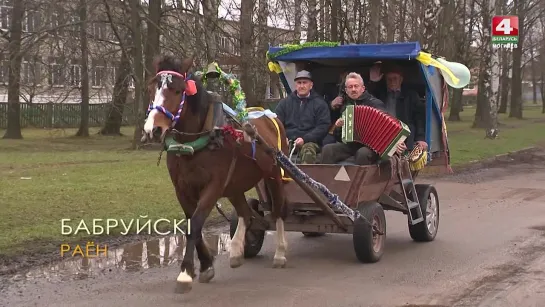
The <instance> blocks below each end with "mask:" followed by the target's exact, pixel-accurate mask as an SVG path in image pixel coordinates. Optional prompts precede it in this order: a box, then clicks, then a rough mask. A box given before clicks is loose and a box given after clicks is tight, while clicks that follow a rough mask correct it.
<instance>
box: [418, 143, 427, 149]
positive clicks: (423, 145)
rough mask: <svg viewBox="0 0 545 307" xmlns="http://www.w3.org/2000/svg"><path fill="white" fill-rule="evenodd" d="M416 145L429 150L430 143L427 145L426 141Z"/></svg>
mask: <svg viewBox="0 0 545 307" xmlns="http://www.w3.org/2000/svg"><path fill="white" fill-rule="evenodd" d="M416 144H418V145H420V146H422V149H424V150H428V143H426V142H424V141H418V142H416Z"/></svg>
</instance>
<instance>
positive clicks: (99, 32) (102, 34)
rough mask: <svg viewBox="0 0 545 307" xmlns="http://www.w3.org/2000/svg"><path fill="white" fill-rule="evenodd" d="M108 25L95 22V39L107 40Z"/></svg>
mask: <svg viewBox="0 0 545 307" xmlns="http://www.w3.org/2000/svg"><path fill="white" fill-rule="evenodd" d="M106 28H107V27H106V24H105V23H103V22H95V23H93V27H92V29H93V36H94V37H95V39H106V37H107V33H106Z"/></svg>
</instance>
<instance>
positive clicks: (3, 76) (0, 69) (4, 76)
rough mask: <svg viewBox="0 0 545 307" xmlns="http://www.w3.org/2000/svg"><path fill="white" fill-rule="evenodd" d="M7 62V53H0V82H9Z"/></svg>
mask: <svg viewBox="0 0 545 307" xmlns="http://www.w3.org/2000/svg"><path fill="white" fill-rule="evenodd" d="M9 63H10V62H9V55H8V54H7V53H4V54H0V83H3V84H8V82H9Z"/></svg>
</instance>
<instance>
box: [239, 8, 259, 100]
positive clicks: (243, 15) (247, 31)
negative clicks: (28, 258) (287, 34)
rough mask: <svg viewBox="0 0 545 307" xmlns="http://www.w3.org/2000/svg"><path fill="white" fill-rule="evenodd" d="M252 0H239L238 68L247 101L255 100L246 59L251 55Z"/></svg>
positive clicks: (248, 64)
mask: <svg viewBox="0 0 545 307" xmlns="http://www.w3.org/2000/svg"><path fill="white" fill-rule="evenodd" d="M253 11H254V2H253V1H252V0H241V7H240V39H239V41H240V56H241V61H240V68H241V73H242V77H241V80H240V83H241V86H242V88H243V89H244V91H245V93H246V98H247V100H249V101H255V97H254V96H253V95H252V91H249V89H251V88H252V84H253V82H252V76H251V68H252V63H251V62H250V61H248V59H251V58H252V57H253V54H252V50H253V44H252V32H253V26H252V20H253Z"/></svg>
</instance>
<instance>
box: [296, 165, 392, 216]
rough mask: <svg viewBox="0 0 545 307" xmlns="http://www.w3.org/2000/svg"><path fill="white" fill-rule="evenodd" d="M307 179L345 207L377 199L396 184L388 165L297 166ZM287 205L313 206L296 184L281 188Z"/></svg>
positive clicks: (354, 206) (353, 206)
mask: <svg viewBox="0 0 545 307" xmlns="http://www.w3.org/2000/svg"><path fill="white" fill-rule="evenodd" d="M298 167H299V168H300V169H301V170H302V171H303V172H305V173H306V174H307V175H308V176H309V177H311V178H312V179H314V180H315V181H317V182H319V183H321V184H323V185H324V186H326V187H327V188H328V189H329V190H330V191H331V192H332V193H334V194H337V195H338V196H339V198H340V199H341V200H342V201H343V202H344V203H345V204H346V205H348V206H349V207H351V208H356V207H357V204H358V203H359V202H362V201H371V200H377V199H378V198H379V197H380V196H381V195H382V193H384V192H386V191H388V190H389V189H390V188H391V186H392V184H394V183H395V182H397V180H396V179H395V177H392V170H391V164H390V163H384V164H382V165H380V166H375V165H370V166H357V165H331V164H305V165H298ZM285 190H286V195H287V200H288V203H289V204H290V205H292V206H295V207H297V206H305V207H308V206H309V205H313V204H314V202H313V201H312V199H311V198H310V197H309V196H308V195H307V194H306V193H305V192H304V191H303V190H302V189H301V188H300V187H299V185H297V183H295V182H290V183H288V184H286V185H285Z"/></svg>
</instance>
